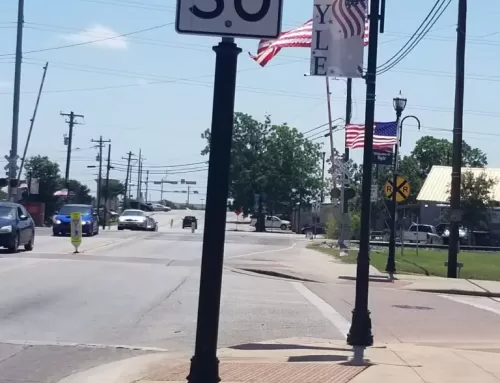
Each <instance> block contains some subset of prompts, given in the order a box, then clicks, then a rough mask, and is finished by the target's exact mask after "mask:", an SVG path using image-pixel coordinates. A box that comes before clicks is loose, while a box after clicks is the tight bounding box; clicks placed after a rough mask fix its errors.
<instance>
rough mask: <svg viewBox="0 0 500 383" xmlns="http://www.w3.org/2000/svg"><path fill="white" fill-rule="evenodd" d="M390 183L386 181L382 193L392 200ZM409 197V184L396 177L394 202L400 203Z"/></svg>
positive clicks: (390, 181)
mask: <svg viewBox="0 0 500 383" xmlns="http://www.w3.org/2000/svg"><path fill="white" fill-rule="evenodd" d="M392 181H393V180H388V181H387V182H386V183H385V185H384V193H385V196H386V197H387V198H392V186H393V185H392ZM409 196H410V184H409V182H408V181H407V180H405V179H404V178H403V177H398V178H397V181H396V201H397V202H401V201H404V200H405V199H407V198H408V197H409Z"/></svg>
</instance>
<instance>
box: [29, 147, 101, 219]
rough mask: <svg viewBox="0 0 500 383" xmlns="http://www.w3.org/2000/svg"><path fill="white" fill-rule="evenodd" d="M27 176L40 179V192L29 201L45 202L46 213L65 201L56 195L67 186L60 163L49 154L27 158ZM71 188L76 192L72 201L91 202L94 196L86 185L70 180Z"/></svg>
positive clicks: (31, 196) (52, 211)
mask: <svg viewBox="0 0 500 383" xmlns="http://www.w3.org/2000/svg"><path fill="white" fill-rule="evenodd" d="M25 169H26V173H25V174H26V178H27V179H28V178H29V177H32V178H38V179H39V192H38V194H32V195H30V196H29V197H28V200H29V201H33V202H44V203H45V215H46V216H50V215H52V214H53V213H54V211H55V210H56V209H57V207H58V206H59V205H61V204H62V203H63V202H65V199H61V197H55V196H54V193H55V192H56V191H57V190H60V189H62V188H64V187H65V182H64V180H63V179H62V178H61V175H60V169H59V164H57V163H55V162H52V161H50V159H49V157H47V156H34V157H30V158H28V159H27V160H26V164H25ZM68 183H69V190H70V191H71V192H73V193H74V196H73V197H72V198H71V199H70V202H72V203H91V201H92V197H91V196H90V190H89V188H88V187H87V186H86V185H83V184H81V183H80V182H79V181H77V180H69V182H68Z"/></svg>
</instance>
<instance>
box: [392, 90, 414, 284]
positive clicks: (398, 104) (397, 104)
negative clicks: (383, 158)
mask: <svg viewBox="0 0 500 383" xmlns="http://www.w3.org/2000/svg"><path fill="white" fill-rule="evenodd" d="M406 102H407V99H406V98H404V97H403V96H402V94H401V92H399V95H398V96H397V97H395V98H394V100H393V105H394V110H395V111H396V117H397V119H396V135H397V140H396V145H395V148H394V165H393V166H394V167H393V178H392V194H391V206H390V214H391V236H390V238H389V256H388V257H387V265H386V267H385V271H387V273H388V274H389V279H390V280H391V281H392V280H394V273H395V272H396V206H397V200H396V195H397V191H396V186H397V185H396V183H397V179H398V154H399V147H400V146H401V144H402V142H403V124H404V122H405V121H406V119H408V118H412V119H414V120H415V121H416V122H417V128H418V130H420V120H419V119H418V117H416V116H413V115H409V116H405V117H403V118H401V115H402V113H403V111H404V109H405V108H406ZM401 240H402V239H401Z"/></svg>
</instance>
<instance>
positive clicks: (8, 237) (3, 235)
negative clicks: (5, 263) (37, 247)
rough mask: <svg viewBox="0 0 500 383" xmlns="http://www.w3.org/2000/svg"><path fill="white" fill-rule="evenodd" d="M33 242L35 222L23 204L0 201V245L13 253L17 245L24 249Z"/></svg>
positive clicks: (27, 248)
mask: <svg viewBox="0 0 500 383" xmlns="http://www.w3.org/2000/svg"><path fill="white" fill-rule="evenodd" d="M34 244H35V222H34V221H33V219H32V218H31V216H30V215H29V213H28V212H27V211H26V209H25V207H24V206H23V205H19V204H17V203H12V202H0V247H5V248H7V249H8V250H9V251H10V252H11V253H15V252H16V251H17V249H18V248H19V246H24V249H25V250H26V251H31V250H33V246H34Z"/></svg>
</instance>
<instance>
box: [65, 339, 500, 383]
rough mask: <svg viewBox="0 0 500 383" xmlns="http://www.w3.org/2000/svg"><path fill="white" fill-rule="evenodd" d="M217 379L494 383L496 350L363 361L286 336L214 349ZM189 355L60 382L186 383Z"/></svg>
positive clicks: (373, 351)
mask: <svg viewBox="0 0 500 383" xmlns="http://www.w3.org/2000/svg"><path fill="white" fill-rule="evenodd" d="M218 356H219V359H220V361H221V364H220V376H221V378H222V382H228V383H229V382H232V383H250V382H252V383H257V382H258V383H347V382H351V383H373V382H384V383H393V382H394V383H396V382H398V383H401V382H404V383H422V382H425V383H431V382H432V383H434V382H435V383H438V382H439V383H448V382H450V383H451V382H453V383H461V382H463V383H465V382H467V383H470V382H475V383H493V382H495V383H499V382H500V354H498V353H490V352H479V351H469V350H460V349H446V348H438V347H424V346H415V345H412V344H395V345H381V346H375V347H372V348H369V349H368V350H367V351H366V363H365V365H363V366H356V365H353V364H352V363H351V362H350V359H351V357H352V350H351V349H350V348H349V347H348V346H346V345H345V343H344V342H339V341H328V340H324V339H310V338H289V339H283V340H278V341H268V342H262V343H252V344H244V345H239V346H235V347H232V348H225V349H221V350H219V353H218ZM189 357H190V356H184V357H180V356H179V355H177V356H175V355H170V354H168V353H159V354H152V355H147V356H141V357H137V358H132V359H126V360H123V361H120V362H115V363H111V364H107V365H103V366H100V367H97V368H94V369H91V370H87V371H82V372H80V373H78V374H76V375H72V376H69V377H67V378H65V379H63V380H61V381H60V383H84V382H85V383H139V382H140V383H153V382H154V383H159V382H171V383H172V382H176V383H180V382H186V376H187V375H188V372H189Z"/></svg>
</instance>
